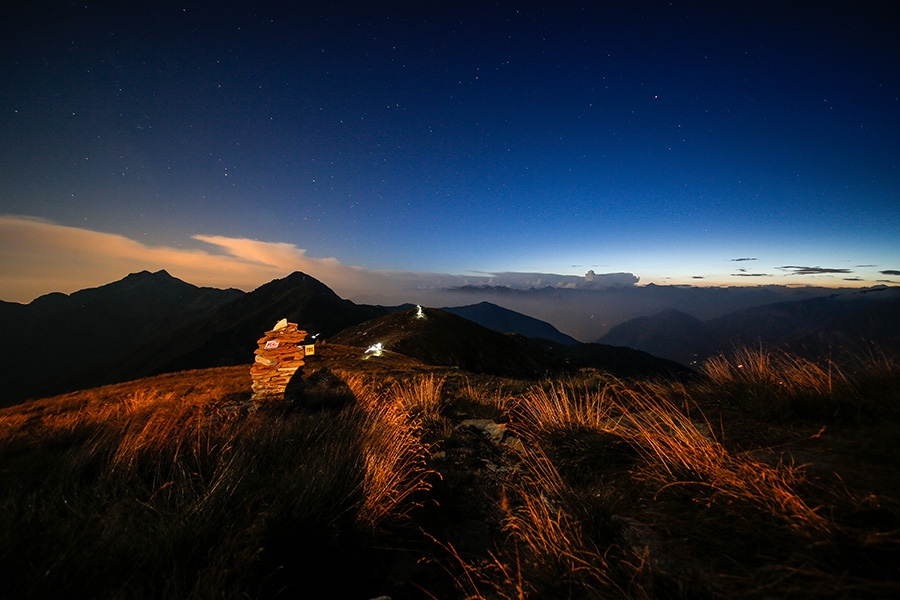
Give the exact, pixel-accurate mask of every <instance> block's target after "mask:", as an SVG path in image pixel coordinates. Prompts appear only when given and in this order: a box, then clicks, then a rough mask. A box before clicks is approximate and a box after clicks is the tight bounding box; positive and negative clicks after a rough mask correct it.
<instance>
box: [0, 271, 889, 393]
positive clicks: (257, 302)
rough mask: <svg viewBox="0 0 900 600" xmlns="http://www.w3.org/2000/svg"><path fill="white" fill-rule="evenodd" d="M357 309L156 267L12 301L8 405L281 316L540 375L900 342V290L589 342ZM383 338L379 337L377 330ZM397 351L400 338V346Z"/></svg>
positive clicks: (461, 317)
mask: <svg viewBox="0 0 900 600" xmlns="http://www.w3.org/2000/svg"><path fill="white" fill-rule="evenodd" d="M413 306H414V305H406V306H403V307H385V306H372V305H365V304H355V303H353V302H351V301H349V300H345V299H342V298H340V297H339V296H338V295H337V294H335V293H334V292H333V291H332V290H331V289H330V288H328V287H327V286H326V285H325V284H323V283H322V282H320V281H318V280H316V279H314V278H312V277H310V276H308V275H305V274H303V273H293V274H291V275H289V276H287V277H285V278H283V279H276V280H274V281H271V282H269V283H267V284H265V285H263V286H260V287H259V288H257V289H256V290H254V291H252V292H249V293H247V292H242V291H240V290H234V289H228V290H219V289H213V288H202V287H197V286H194V285H191V284H189V283H185V282H184V281H181V280H179V279H176V278H174V277H172V276H171V275H169V274H168V273H166V272H165V271H158V272H156V273H149V272H147V271H144V272H141V273H134V274H131V275H129V276H127V277H125V278H124V279H122V280H120V281H116V282H114V283H110V284H107V285H104V286H101V287H98V288H92V289H87V290H81V291H78V292H75V293H73V294H70V295H66V294H58V293H54V294H48V295H46V296H42V297H40V298H37V299H36V300H34V301H33V302H31V303H30V304H16V303H9V302H0V360H2V361H3V362H2V364H3V365H4V373H5V374H4V382H3V387H2V389H0V406H2V405H9V404H13V403H16V402H19V401H22V400H24V399H27V398H36V397H42V396H47V395H51V394H56V393H62V392H66V391H71V390H76V389H82V388H87V387H94V386H97V385H103V384H108V383H116V382H121V381H127V380H130V379H136V378H139V377H144V376H148V375H155V374H160V373H166V372H173V371H180V370H186V369H195V368H205V367H215V366H225V365H237V364H249V363H250V362H251V361H252V358H253V350H254V348H255V344H256V341H257V340H258V339H259V337H260V336H261V335H262V334H263V332H265V331H267V330H268V329H271V328H272V326H273V325H274V324H275V322H276V321H277V320H279V319H281V318H287V319H288V320H289V321H292V322H295V323H297V324H298V325H299V326H300V328H301V329H305V330H307V331H308V332H309V333H310V334H319V335H320V336H321V338H324V339H328V340H330V341H335V342H340V343H344V344H348V345H359V346H365V345H368V344H370V343H375V342H378V341H380V342H382V343H386V344H389V349H390V351H394V352H399V353H402V354H407V355H408V356H411V357H412V358H416V359H418V360H420V361H422V362H424V363H426V364H434V365H446V366H457V367H459V368H462V369H466V370H470V371H473V372H481V373H490V374H496V375H510V376H515V377H536V376H541V375H543V374H546V373H548V372H550V371H559V370H565V369H574V368H580V367H591V368H598V369H602V370H605V371H607V372H610V373H612V374H614V375H617V376H620V377H685V376H690V375H691V373H692V371H690V370H689V369H687V368H685V367H688V366H689V367H697V366H698V365H699V364H700V363H701V362H702V361H703V360H704V359H705V358H707V357H709V356H712V355H714V354H717V353H720V352H728V351H730V350H731V349H733V348H735V347H740V346H747V345H749V346H757V345H760V344H762V345H765V346H768V347H772V346H780V347H785V348H788V349H791V350H793V351H795V352H800V353H804V354H811V355H822V354H825V353H829V354H831V355H835V354H837V353H839V352H840V351H841V350H842V349H844V348H858V347H860V346H862V345H865V344H868V343H875V344H877V345H879V346H880V347H882V348H884V349H886V350H900V316H898V315H900V289H897V288H874V289H868V290H863V291H842V292H840V293H835V294H831V295H829V296H821V295H819V296H813V297H809V298H805V299H801V300H796V301H790V302H776V303H771V304H766V305H764V306H755V307H751V308H743V309H741V310H736V311H733V312H729V313H727V314H724V315H722V316H718V317H716V318H712V319H708V320H700V319H697V318H695V317H693V316H691V315H688V314H687V313H685V312H683V311H679V310H666V311H663V312H660V313H657V314H655V315H652V316H648V317H641V318H637V319H632V320H630V321H627V322H625V323H622V324H620V325H618V326H616V327H613V328H612V329H611V330H610V331H609V332H608V333H607V334H606V335H604V336H603V337H601V338H600V339H598V340H597V342H596V343H594V344H582V343H578V342H577V341H576V340H575V339H573V338H571V337H569V336H567V335H565V334H563V333H561V332H560V331H559V330H558V329H556V327H554V326H553V325H550V324H549V323H547V322H545V321H541V320H539V319H535V318H533V317H530V316H527V315H525V314H522V313H519V312H516V311H513V310H509V309H507V308H502V307H500V306H497V305H495V304H492V303H490V302H480V303H477V304H471V305H465V306H456V307H450V308H446V309H443V310H438V309H426V312H427V314H428V316H429V318H428V319H426V320H424V321H422V322H413V325H412V326H410V325H409V318H410V316H409V315H410V314H412V313H414V312H415V308H411V307H413ZM376 338H377V339H376ZM386 347H388V346H386Z"/></svg>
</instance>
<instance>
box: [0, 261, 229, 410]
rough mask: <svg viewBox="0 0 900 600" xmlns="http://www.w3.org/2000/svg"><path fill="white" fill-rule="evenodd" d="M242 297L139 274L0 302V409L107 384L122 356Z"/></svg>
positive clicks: (159, 275) (168, 277) (161, 276)
mask: <svg viewBox="0 0 900 600" xmlns="http://www.w3.org/2000/svg"><path fill="white" fill-rule="evenodd" d="M242 295H243V292H241V291H240V290H234V289H229V290H218V289H213V288H199V287H196V286H193V285H191V284H189V283H185V282H184V281H181V280H180V279H176V278H174V277H172V276H171V275H169V274H168V273H167V272H165V271H158V272H156V273H149V272H147V271H142V272H140V273H133V274H131V275H128V276H127V277H125V278H124V279H122V280H120V281H116V282H113V283H110V284H107V285H104V286H101V287H97V288H91V289H85V290H80V291H78V292H74V293H73V294H70V295H67V294H60V293H53V294H47V295H46V296H41V297H40V298H37V299H35V300H34V301H33V302H31V303H30V304H24V305H23V304H15V303H9V302H3V303H0V360H2V361H3V364H4V365H7V366H8V367H9V368H7V369H5V371H6V376H5V377H4V386H3V389H2V391H0V398H2V401H0V404H4V405H5V404H11V403H13V402H15V401H18V400H21V399H24V398H26V397H30V396H40V395H46V394H51V393H58V392H63V391H67V390H72V389H78V388H80V387H84V386H94V385H98V384H100V383H107V381H106V380H105V379H104V378H105V375H106V374H107V373H108V371H109V369H110V368H111V367H112V365H113V364H115V363H116V362H117V361H119V360H121V358H122V357H123V356H125V355H128V354H130V353H132V352H135V351H136V350H138V349H139V348H141V347H143V346H144V345H145V344H148V343H149V342H150V341H151V340H153V339H154V338H156V337H158V336H159V335H160V333H161V332H168V331H173V330H175V329H177V328H179V327H182V326H184V325H186V324H187V323H189V322H191V321H192V320H194V319H197V318H198V317H200V316H201V315H204V314H207V313H208V312H209V311H210V310H213V309H215V308H216V307H218V306H221V305H223V304H225V303H227V302H230V301H232V300H234V299H235V298H236V297H239V296H242Z"/></svg>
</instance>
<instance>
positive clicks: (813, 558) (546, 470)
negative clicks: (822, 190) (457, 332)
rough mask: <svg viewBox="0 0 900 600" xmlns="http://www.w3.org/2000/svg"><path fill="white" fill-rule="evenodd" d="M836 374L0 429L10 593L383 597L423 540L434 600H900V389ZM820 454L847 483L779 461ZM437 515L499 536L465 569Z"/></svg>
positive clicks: (889, 371) (0, 532) (405, 396)
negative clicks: (898, 446)
mask: <svg viewBox="0 0 900 600" xmlns="http://www.w3.org/2000/svg"><path fill="white" fill-rule="evenodd" d="M356 362H358V361H356ZM356 362H354V363H353V364H356ZM367 362H370V361H367ZM348 364H349V363H348ZM741 365H742V366H741ZM842 365H843V366H842V367H841V368H838V367H837V366H836V365H835V364H833V363H828V362H823V363H812V362H809V361H806V360H805V359H801V358H798V357H794V356H790V355H786V354H783V353H778V352H773V351H761V350H745V351H742V352H740V353H738V354H736V355H735V356H733V357H729V358H724V357H720V358H718V359H715V360H713V361H710V362H709V363H707V365H706V367H705V370H706V374H707V375H708V380H706V381H704V382H700V383H692V384H688V385H687V386H685V385H676V384H662V383H655V382H633V381H632V382H625V381H620V380H616V379H613V378H610V377H608V376H600V375H598V374H597V373H595V372H583V373H582V374H581V375H580V376H577V377H570V378H567V379H559V380H554V381H547V382H543V383H541V384H539V385H531V386H530V387H528V384H526V383H522V382H510V381H509V380H497V379H492V378H486V377H485V378H481V377H479V376H471V377H469V376H468V375H462V374H454V373H451V372H448V371H446V370H443V371H440V370H439V371H435V372H430V373H429V372H422V371H419V370H417V371H410V372H405V373H404V372H401V371H391V372H390V373H388V372H386V371H384V370H379V371H370V372H366V373H363V372H358V371H357V372H351V371H347V370H343V371H340V372H339V373H338V374H335V373H334V372H332V371H328V370H327V369H326V365H323V366H322V370H321V372H319V373H318V374H317V375H316V378H317V379H316V380H315V381H318V382H319V383H315V381H314V383H313V384H311V385H312V387H313V388H315V389H314V390H313V392H314V393H313V396H314V399H315V402H314V403H312V404H311V405H309V406H307V407H305V408H300V409H296V410H280V409H278V408H277V407H274V406H273V407H269V408H264V409H262V410H260V411H258V412H255V413H253V412H249V411H248V410H247V409H246V400H247V399H248V398H249V378H246V377H245V374H244V373H238V371H237V370H234V371H227V370H223V371H216V372H214V373H212V374H204V373H203V372H197V373H195V374H193V375H186V376H182V377H180V378H179V377H175V376H172V377H171V378H169V379H166V378H159V379H156V380H152V381H145V382H143V383H134V384H124V385H122V386H110V387H108V388H100V389H98V390H92V391H89V392H79V393H75V394H68V395H66V396H62V397H58V398H55V399H50V400H42V401H36V402H30V403H27V404H23V405H21V406H19V407H13V408H9V409H4V410H0V570H2V573H3V579H4V582H3V586H4V592H5V593H6V594H9V595H10V597H50V596H53V597H59V596H76V595H86V596H90V597H97V598H105V597H109V598H113V597H117V598H118V597H131V598H142V597H153V598H208V597H224V598H245V597H248V596H249V597H257V598H268V597H276V596H279V594H281V595H283V594H284V593H303V594H306V595H308V596H310V597H329V596H331V597H336V596H340V597H376V596H378V595H379V593H381V592H379V591H378V589H374V588H373V589H370V588H361V587H359V586H360V584H359V583H358V582H359V581H363V582H372V581H376V580H377V581H381V580H378V579H377V578H378V577H381V578H382V579H383V578H384V577H385V575H384V574H385V573H387V572H390V571H392V569H393V568H394V566H395V565H394V563H392V562H391V560H388V561H387V562H379V561H380V559H379V558H378V557H379V556H380V555H379V552H384V551H385V548H391V550H390V554H389V556H392V557H393V556H395V555H396V554H397V553H398V552H399V553H403V552H405V553H409V554H412V553H413V551H414V550H415V549H416V548H424V547H426V545H425V542H424V541H423V539H422V537H424V538H429V537H430V539H431V540H433V542H436V546H437V547H438V548H443V549H444V554H443V556H444V557H449V561H450V562H451V563H452V566H451V567H448V568H449V569H450V572H451V574H452V578H453V579H454V580H455V581H456V585H457V588H456V589H455V590H451V589H449V588H446V587H441V586H443V585H444V583H442V582H441V581H439V580H438V579H436V578H435V576H434V575H433V573H432V574H431V575H427V574H426V575H422V573H423V572H424V573H427V571H416V572H415V573H416V575H413V576H410V577H419V578H420V579H418V580H417V583H418V584H419V585H421V587H422V588H424V589H426V590H427V589H429V588H430V587H431V585H436V586H437V587H436V588H432V589H439V590H440V591H434V592H423V594H424V595H425V596H426V597H441V598H444V597H448V598H452V597H457V598H472V599H476V598H477V599H485V600H487V599H494V598H504V599H515V600H524V599H526V598H658V597H666V598H695V597H706V598H724V597H736V596H738V597H745V598H754V597H787V596H790V597H798V598H815V597H822V596H828V595H834V596H838V597H873V598H875V597H890V596H892V595H895V592H900V575H898V574H897V573H896V564H897V559H898V558H900V535H898V533H897V532H898V531H900V504H898V502H897V501H896V500H895V499H894V498H896V495H891V490H893V489H895V488H896V487H897V486H896V485H895V484H892V483H891V482H892V479H891V477H892V475H893V474H895V473H896V470H895V466H896V456H895V454H896V453H895V451H894V442H895V440H896V435H895V434H896V432H897V431H898V429H897V421H898V409H900V384H898V381H900V369H898V363H897V361H896V360H894V359H893V358H890V357H888V356H885V355H883V354H881V355H877V356H875V355H873V356H872V357H863V358H862V359H860V362H859V363H858V364H857V365H853V364H850V363H846V362H845V363H842ZM226 375H227V376H226ZM231 375H233V376H234V377H231ZM238 375H239V376H240V377H238ZM316 386H319V387H317V388H316ZM512 390H514V391H512ZM332 400H333V401H332ZM701 406H702V407H703V410H701V409H700V407H701ZM704 414H706V415H708V416H709V417H710V420H711V421H713V422H714V423H715V426H711V424H710V422H709V421H707V420H706V417H705V416H704ZM836 414H838V415H842V416H844V417H846V418H845V419H839V418H837V417H835V416H834V415H836ZM473 415H475V416H478V417H479V418H490V419H495V420H497V421H498V422H500V423H502V424H503V425H504V426H505V427H506V428H507V431H508V432H509V433H510V434H511V435H513V436H515V437H516V438H518V439H519V441H520V443H518V444H508V443H506V442H503V443H500V442H499V441H490V440H488V439H487V438H485V437H484V436H481V437H479V435H478V434H477V433H473V431H471V430H469V429H466V428H463V427H460V426H459V421H460V420H461V419H469V418H472V416H473ZM797 415H800V416H802V418H801V419H790V417H792V416H797ZM817 419H820V420H821V421H820V420H817ZM823 423H824V425H825V426H827V427H826V429H822V427H823ZM823 431H824V433H823ZM735 432H737V433H735ZM747 432H750V434H752V435H750V434H747ZM817 432H818V433H817ZM735 435H737V436H738V439H733V436H735ZM742 436H743V437H742ZM767 436H769V437H767ZM450 438H452V439H450ZM770 438H771V439H772V440H775V442H771V443H770V442H769V439H770ZM448 440H449V441H448ZM785 440H787V441H785ZM791 440H796V441H791ZM879 440H880V441H879ZM776 442H777V444H778V446H777V447H776V445H775V443H776ZM876 442H877V444H876ZM436 444H440V449H441V457H440V458H439V459H436V458H433V457H432V456H431V450H432V449H433V448H434V447H435V445H436ZM867 444H869V446H871V447H869V446H867ZM876 445H877V447H875V446H876ZM882 446H883V447H882ZM864 450H865V451H864ZM816 452H821V453H823V456H826V457H827V459H828V461H829V462H831V461H833V462H835V464H836V466H835V468H836V469H837V468H838V467H844V468H845V470H844V471H843V472H844V473H845V477H844V478H838V477H837V476H836V475H829V474H828V473H825V474H824V475H823V474H821V469H820V472H818V473H819V474H818V475H816V474H812V475H811V473H812V471H810V470H809V469H807V468H804V466H803V465H802V464H800V462H799V461H792V460H789V459H787V458H786V459H781V458H779V457H780V456H785V457H790V456H791V455H792V454H791V453H796V454H797V455H798V456H804V455H811V456H813V460H817V458H816V457H818V456H819V455H818V454H815V453H816ZM773 457H774V458H773ZM438 470H440V473H438V472H436V471H438ZM442 476H443V477H444V479H443V480H441V479H440V478H441V477H442ZM448 480H452V481H453V483H454V485H453V486H451V485H449V484H448ZM439 486H443V487H439ZM454 486H455V487H454ZM441 490H444V491H443V492H442V493H444V494H447V495H439V494H438V493H437V492H438V491H441ZM454 492H459V493H461V494H465V495H467V497H465V498H462V499H458V500H457V499H456V498H454V497H451V496H450V495H449V494H452V493H454ZM479 492H482V493H481V494H479ZM434 499H437V500H438V501H439V502H445V501H446V502H447V503H448V504H449V503H450V501H458V505H457V507H458V509H459V510H458V511H456V512H455V511H454V510H451V507H449V506H439V505H438V504H437V502H434V501H431V500H434ZM422 504H427V507H426V508H425V509H423V510H421V511H420V510H417V507H419V506H421V505H422ZM423 515H424V516H423ZM444 518H453V519H460V520H462V521H467V522H469V523H470V524H471V523H472V522H477V521H479V520H481V521H490V522H491V523H490V524H491V527H487V528H484V529H483V530H481V529H479V530H478V531H483V532H484V536H485V538H484V541H483V542H482V543H483V547H481V548H475V549H472V548H471V547H467V548H466V549H465V551H462V550H461V551H460V552H457V551H456V549H455V548H454V545H453V543H451V542H450V539H453V540H454V543H456V541H457V540H460V539H462V540H465V539H467V538H466V537H465V536H458V534H459V533H460V531H462V532H463V533H465V527H462V526H458V523H455V522H454V523H447V522H445V521H443V520H442V519H444ZM408 525H412V527H408ZM423 533H424V536H423V535H422V534H423ZM396 536H401V537H400V538H398V537H396ZM452 536H458V537H452ZM490 536H492V537H490ZM427 547H428V548H430V549H431V550H430V551H434V548H435V545H433V544H432V545H428V546H427ZM393 548H403V550H402V552H401V551H399V550H394V549H393ZM423 552H425V551H423ZM421 557H422V556H421V555H416V556H415V558H421ZM430 558H433V559H434V558H435V556H430ZM437 560H440V558H437ZM446 560H448V559H447V558H445V559H444V562H445V564H446ZM413 562H414V561H413ZM419 568H421V567H419ZM376 572H377V573H378V575H377V576H376V575H374V573H376ZM360 573H361V574H367V575H365V576H359V577H357V574H360ZM366 594H368V595H366ZM429 594H431V595H429ZM409 596H411V597H417V596H416V594H409ZM399 597H402V596H399Z"/></svg>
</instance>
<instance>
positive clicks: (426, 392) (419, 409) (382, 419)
mask: <svg viewBox="0 0 900 600" xmlns="http://www.w3.org/2000/svg"><path fill="white" fill-rule="evenodd" d="M442 384H443V380H440V379H435V378H434V377H433V376H427V377H422V378H419V379H416V380H414V381H413V382H412V383H407V384H403V383H399V382H395V383H394V385H392V386H391V387H390V388H389V390H388V392H387V393H385V392H379V391H378V390H377V388H376V386H375V385H374V384H373V383H372V382H369V381H367V380H366V379H364V378H362V377H351V378H349V379H348V380H347V385H348V387H349V388H350V390H351V391H352V392H353V395H354V396H355V397H356V400H357V403H358V405H359V406H360V407H361V408H362V410H363V412H364V413H365V415H366V421H365V425H364V430H363V433H362V438H361V445H362V451H363V460H364V467H365V471H364V475H363V501H362V504H361V506H360V508H359V512H358V514H357V520H358V522H359V523H361V524H362V525H363V526H364V527H368V528H372V527H375V526H377V525H378V524H379V523H380V522H381V521H383V520H385V519H386V518H388V517H397V516H400V515H403V514H405V513H406V512H407V511H408V510H410V509H411V508H412V505H411V504H410V503H409V500H410V499H411V498H412V497H413V496H414V495H415V494H417V493H418V492H424V491H427V490H428V489H429V487H430V485H429V483H428V476H429V475H430V474H431V471H429V470H428V468H427V467H426V457H427V455H428V447H427V446H426V445H425V444H424V443H423V442H422V420H423V419H429V420H433V419H437V418H438V417H439V412H438V410H439V407H440V388H441V386H442Z"/></svg>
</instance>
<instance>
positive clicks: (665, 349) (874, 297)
mask: <svg viewBox="0 0 900 600" xmlns="http://www.w3.org/2000/svg"><path fill="white" fill-rule="evenodd" d="M597 341H598V342H600V343H603V344H612V345H619V346H628V347H630V348H635V349H639V350H643V351H645V352H648V353H650V354H653V355H655V356H660V357H664V358H668V359H670V360H674V361H677V362H679V363H681V364H684V365H689V366H696V365H698V364H699V363H701V362H702V361H703V360H705V359H706V358H708V357H710V356H713V355H716V354H719V353H728V352H730V351H732V350H733V349H734V348H739V347H743V346H760V345H762V346H765V347H770V348H784V349H787V350H790V351H792V352H795V353H799V354H802V355H807V356H810V357H813V358H815V357H821V356H831V357H838V358H839V357H840V356H841V355H842V354H843V353H844V352H850V353H852V352H854V351H859V350H860V349H863V348H865V347H867V346H868V345H875V346H876V347H879V348H881V349H883V350H890V351H894V350H897V351H900V289H898V288H888V287H883V288H872V289H866V290H860V291H843V292H841V293H836V294H832V295H829V296H825V297H818V298H808V299H805V300H798V301H794V302H778V303H773V304H766V305H764V306H757V307H753V308H746V309H743V310H737V311H734V312H730V313H728V314H726V315H723V316H721V317H718V318H714V319H709V320H705V321H701V320H699V319H696V318H694V317H692V316H691V315H688V314H686V313H684V312H681V311H678V310H667V311H663V312H660V313H657V314H654V315H651V316H647V317H640V318H636V319H632V320H630V321H627V322H625V323H622V324H620V325H617V326H615V327H613V328H612V329H610V331H609V333H607V334H606V335H604V336H602V337H601V338H600V339H598V340H597Z"/></svg>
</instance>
